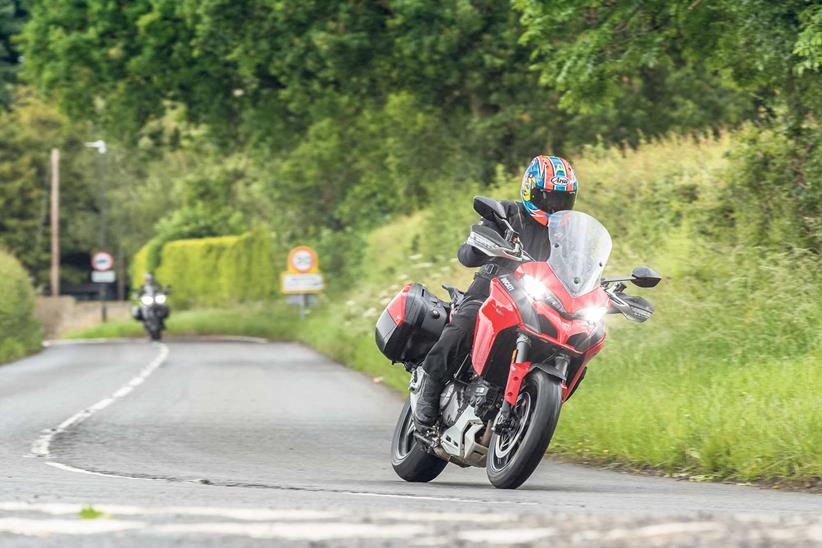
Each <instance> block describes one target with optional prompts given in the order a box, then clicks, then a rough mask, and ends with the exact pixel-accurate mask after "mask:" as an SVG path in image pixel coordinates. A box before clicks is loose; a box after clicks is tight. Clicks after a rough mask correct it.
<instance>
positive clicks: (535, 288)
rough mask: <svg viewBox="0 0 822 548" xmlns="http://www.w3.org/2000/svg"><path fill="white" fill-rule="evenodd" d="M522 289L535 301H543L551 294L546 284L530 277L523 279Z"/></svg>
mask: <svg viewBox="0 0 822 548" xmlns="http://www.w3.org/2000/svg"><path fill="white" fill-rule="evenodd" d="M522 289H524V290H525V293H527V294H528V296H529V297H531V298H532V299H533V300H535V301H543V300H545V299H546V298H548V295H550V294H551V292H550V291H548V288H547V287H545V284H543V283H542V282H540V281H539V280H537V279H536V278H534V277H533V276H528V275H526V276H523V277H522Z"/></svg>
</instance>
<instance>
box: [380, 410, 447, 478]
mask: <svg viewBox="0 0 822 548" xmlns="http://www.w3.org/2000/svg"><path fill="white" fill-rule="evenodd" d="M414 432H415V428H414V420H413V419H412V417H411V401H410V400H406V402H405V406H404V407H403V408H402V411H401V412H400V418H399V420H398V421H397V427H396V428H395V429H394V437H393V439H392V440H391V466H393V467H394V471H395V472H396V473H397V475H398V476H399V477H401V478H402V479H404V480H405V481H414V482H422V481H431V480H432V479H434V478H436V477H437V476H439V475H440V473H441V472H442V471H443V470H444V469H445V466H446V465H447V464H448V463H447V462H446V461H444V460H442V459H440V458H439V457H436V456H434V455H431V454H429V453H427V452H426V451H425V449H424V448H423V447H422V446H421V445H420V442H419V441H418V440H417V439H416V438H415V437H414Z"/></svg>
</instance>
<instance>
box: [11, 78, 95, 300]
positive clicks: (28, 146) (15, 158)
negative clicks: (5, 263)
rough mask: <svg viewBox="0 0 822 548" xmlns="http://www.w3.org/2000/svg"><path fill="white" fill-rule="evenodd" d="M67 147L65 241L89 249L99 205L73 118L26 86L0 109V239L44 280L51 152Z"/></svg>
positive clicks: (63, 198)
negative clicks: (9, 107) (10, 104)
mask: <svg viewBox="0 0 822 548" xmlns="http://www.w3.org/2000/svg"><path fill="white" fill-rule="evenodd" d="M52 147H58V148H60V149H61V150H62V162H61V171H62V173H61V176H62V180H63V185H62V192H61V202H62V205H63V210H64V214H63V216H62V218H61V243H62V244H63V248H64V249H67V250H74V249H82V250H84V251H89V250H90V249H91V247H92V242H93V241H94V242H96V236H97V231H96V229H97V226H96V221H97V217H96V208H97V202H96V201H95V199H94V195H93V191H94V190H96V189H94V187H93V186H92V180H90V178H89V176H88V175H87V173H89V172H91V173H94V171H93V168H92V169H89V166H88V160H91V159H92V158H89V155H88V153H87V151H86V149H85V148H84V147H83V143H82V141H80V139H79V138H78V135H77V133H76V132H75V131H74V130H73V129H72V127H71V125H70V124H69V122H68V121H67V120H66V119H65V118H64V117H63V116H61V115H60V114H59V113H57V112H56V111H55V110H54V109H53V108H52V107H50V106H49V105H47V104H46V103H45V102H43V101H42V100H40V99H38V98H36V97H35V96H33V95H32V94H31V93H30V92H29V91H27V90H24V89H23V90H19V91H18V97H17V100H16V102H15V105H14V109H13V110H11V111H8V112H4V111H0V210H2V212H3V214H2V216H0V245H2V246H4V247H6V248H7V249H8V250H9V251H11V252H12V253H14V255H15V256H17V257H18V258H19V259H20V261H21V262H22V263H23V265H24V266H25V267H26V268H27V269H28V270H29V271H30V272H32V273H33V274H34V275H35V283H37V284H44V283H45V282H46V280H47V276H48V260H49V259H48V257H49V255H48V254H49V232H48V231H49V229H48V222H49V219H48V212H49V209H48V206H49V177H50V168H49V163H48V162H49V153H50V149H51V148H52Z"/></svg>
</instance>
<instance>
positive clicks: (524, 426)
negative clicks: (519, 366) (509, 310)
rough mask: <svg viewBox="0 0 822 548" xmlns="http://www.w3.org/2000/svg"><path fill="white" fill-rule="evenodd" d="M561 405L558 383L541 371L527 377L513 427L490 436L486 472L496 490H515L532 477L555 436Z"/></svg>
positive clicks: (516, 408)
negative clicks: (500, 433)
mask: <svg viewBox="0 0 822 548" xmlns="http://www.w3.org/2000/svg"><path fill="white" fill-rule="evenodd" d="M561 403H562V387H561V386H560V383H559V381H557V380H556V379H554V378H553V377H551V376H549V375H548V374H547V373H545V372H544V371H540V370H539V369H535V370H534V371H532V372H531V373H529V374H528V376H527V377H525V381H524V382H523V383H522V388H521V389H520V393H519V397H518V398H517V403H516V405H515V406H514V408H513V409H512V410H511V413H512V416H513V418H514V419H515V420H514V424H513V425H512V426H511V428H509V429H508V430H507V431H506V432H505V433H503V434H502V435H499V434H497V433H494V435H493V436H492V437H491V444H490V446H489V448H488V462H487V472H488V479H489V480H490V481H491V483H492V484H493V485H494V487H498V488H500V489H516V488H517V487H519V486H520V485H522V484H523V483H524V482H525V480H527V479H528V478H529V477H530V476H531V474H532V473H533V472H534V470H535V469H536V467H537V465H538V464H539V463H540V461H541V460H542V457H543V456H545V450H546V449H548V444H549V443H550V442H551V437H552V436H553V435H554V429H556V427H557V421H558V420H559V411H560V405H561Z"/></svg>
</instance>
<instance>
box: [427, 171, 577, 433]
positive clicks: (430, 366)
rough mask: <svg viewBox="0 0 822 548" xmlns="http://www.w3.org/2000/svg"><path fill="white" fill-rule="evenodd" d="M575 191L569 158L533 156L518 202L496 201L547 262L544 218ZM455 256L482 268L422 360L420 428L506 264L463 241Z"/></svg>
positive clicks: (569, 201) (569, 202) (570, 201)
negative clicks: (495, 277) (492, 281)
mask: <svg viewBox="0 0 822 548" xmlns="http://www.w3.org/2000/svg"><path fill="white" fill-rule="evenodd" d="M576 194H577V178H576V173H575V172H574V168H573V167H572V166H571V164H570V163H569V162H568V161H567V160H565V159H564V158H560V157H559V156H537V157H536V158H534V159H533V160H531V163H530V164H529V166H528V168H527V169H526V170H525V174H524V175H523V176H522V184H521V186H520V199H521V201H520V202H514V201H510V200H503V201H501V202H500V203H501V204H502V206H503V208H504V209H505V212H506V215H507V217H508V222H509V223H511V226H512V227H513V228H514V230H516V231H517V232H518V233H519V238H520V242H521V244H522V247H523V249H524V250H525V252H526V253H528V254H529V255H530V256H531V257H533V258H534V260H537V261H546V260H548V256H549V255H550V253H551V247H550V242H549V240H548V219H549V217H550V216H551V214H552V213H554V212H557V211H564V210H568V209H572V208H573V207H574V201H575V200H576ZM479 224H481V225H485V226H489V227H490V228H493V229H495V230H497V231H498V232H500V234H504V233H505V230H504V229H503V228H502V227H499V226H497V225H496V223H494V222H493V221H489V220H488V219H481V220H480V223H479ZM457 258H458V259H459V261H460V263H461V264H462V265H463V266H466V267H469V268H474V267H478V266H479V267H482V268H480V270H479V271H478V272H477V273H476V274H475V275H474V281H473V283H472V284H471V285H470V287H469V288H468V291H467V292H466V298H465V300H464V301H463V302H462V303H461V304H460V305H459V307H458V308H457V309H456V311H455V312H454V314H453V315H452V317H451V321H450V322H449V323H448V325H446V326H445V329H444V330H443V332H442V335H441V336H440V338H439V340H438V341H437V343H436V344H435V345H434V346H433V348H432V349H431V351H430V352H429V353H428V355H427V356H426V358H425V361H424V362H423V364H422V369H423V371H424V372H425V374H424V375H423V376H422V381H421V382H420V385H419V388H418V398H417V403H416V407H415V409H414V422H415V423H416V424H417V425H418V426H419V427H421V428H427V427H430V426H432V425H433V424H434V423H435V422H436V420H437V417H438V416H439V409H440V394H441V393H442V390H443V387H444V386H445V384H446V383H447V382H448V380H449V379H450V377H451V375H453V374H454V372H455V371H456V369H457V368H458V367H459V366H460V365H461V364H462V363H463V361H465V359H466V358H468V356H469V354H470V352H471V344H472V343H473V340H474V329H475V327H476V321H477V314H478V313H479V309H480V306H482V303H483V302H484V301H485V299H487V298H488V295H489V293H490V285H491V278H493V277H494V276H497V275H498V274H499V273H500V270H501V269H504V268H505V261H501V260H499V259H494V258H492V257H489V256H487V255H485V254H484V253H482V252H480V251H478V250H477V249H475V248H474V247H473V246H470V245H468V244H467V243H463V244H462V246H460V248H459V251H458V253H457Z"/></svg>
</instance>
